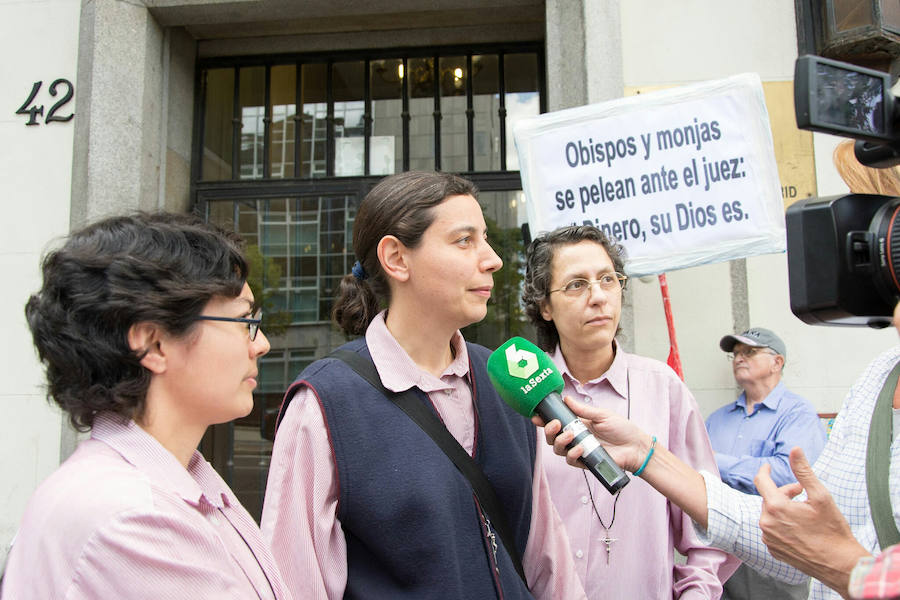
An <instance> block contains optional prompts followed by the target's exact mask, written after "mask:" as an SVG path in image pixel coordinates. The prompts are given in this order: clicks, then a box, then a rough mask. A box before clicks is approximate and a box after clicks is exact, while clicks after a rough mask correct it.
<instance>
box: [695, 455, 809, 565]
mask: <svg viewBox="0 0 900 600" xmlns="http://www.w3.org/2000/svg"><path fill="white" fill-rule="evenodd" d="M700 474H701V475H703V479H704V481H705V483H706V501H707V506H708V515H709V516H708V522H707V528H706V530H705V531H704V530H702V529H700V528H699V527H697V526H696V524H695V525H694V531H695V533H696V534H697V535H698V536H699V538H700V540H701V542H703V543H705V544H709V545H711V546H715V547H716V548H721V549H722V550H725V551H726V552H728V553H730V554H733V555H735V556H736V557H737V558H739V559H740V560H742V561H743V562H745V563H746V564H747V565H749V566H750V567H752V568H753V569H755V570H757V571H759V572H760V573H764V574H766V575H769V576H771V577H775V578H777V579H780V580H782V581H785V582H787V583H803V582H804V581H806V580H807V579H808V577H807V575H806V574H805V573H803V572H801V571H799V570H797V569H795V568H794V567H791V566H790V565H787V564H785V563H783V562H781V561H779V560H776V559H775V558H773V557H772V555H771V554H769V551H768V550H767V549H766V545H765V544H763V541H762V531H761V530H760V528H759V515H760V512H761V509H762V498H760V497H759V496H757V495H755V494H753V495H751V494H744V493H743V492H739V491H737V490H735V489H733V488H730V487H728V486H727V485H726V484H724V483H722V480H721V479H719V476H718V475H717V474H715V473H710V472H709V471H701V472H700ZM801 496H803V497H805V494H801Z"/></svg>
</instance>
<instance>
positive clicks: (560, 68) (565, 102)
mask: <svg viewBox="0 0 900 600" xmlns="http://www.w3.org/2000/svg"><path fill="white" fill-rule="evenodd" d="M584 9H585V1H584V0H547V4H546V18H547V33H546V37H545V39H546V40H547V42H546V44H547V56H546V59H547V107H548V109H549V110H551V111H554V110H561V109H563V108H570V107H572V106H581V105H583V104H586V103H587V101H588V94H587V77H586V70H587V67H586V64H585V22H584Z"/></svg>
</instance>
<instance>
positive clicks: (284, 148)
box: [269, 65, 297, 179]
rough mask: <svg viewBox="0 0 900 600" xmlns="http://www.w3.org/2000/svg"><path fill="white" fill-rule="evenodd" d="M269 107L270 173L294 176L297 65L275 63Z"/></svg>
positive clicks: (277, 177)
mask: <svg viewBox="0 0 900 600" xmlns="http://www.w3.org/2000/svg"><path fill="white" fill-rule="evenodd" d="M271 77H272V83H271V95H270V102H269V110H270V111H271V115H272V121H271V125H270V128H269V131H270V134H269V135H270V139H271V143H270V145H269V176H270V177H272V178H273V179H283V178H285V177H293V176H294V151H295V145H294V138H295V132H296V119H295V118H294V117H296V115H297V103H296V98H297V67H296V66H294V65H279V66H274V67H272V71H271Z"/></svg>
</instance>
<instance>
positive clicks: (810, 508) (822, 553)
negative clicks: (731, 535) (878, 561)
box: [753, 448, 870, 597]
mask: <svg viewBox="0 0 900 600" xmlns="http://www.w3.org/2000/svg"><path fill="white" fill-rule="evenodd" d="M790 460H791V470H793V472H794V475H795V476H796V477H797V483H789V484H788V485H785V486H782V487H780V488H779V487H777V486H776V485H775V482H774V481H772V477H771V475H770V472H771V467H770V466H769V465H768V464H765V465H763V466H762V468H760V470H759V472H758V473H757V474H756V478H755V479H754V480H753V481H754V483H755V484H756V489H757V491H759V495H760V496H762V499H763V505H762V514H761V515H760V518H759V527H760V529H762V532H763V534H762V541H763V542H764V543H765V544H766V546H767V547H768V548H769V552H770V553H771V554H772V556H774V557H775V558H777V559H778V560H781V561H783V562H786V563H787V564H789V565H791V566H794V567H796V568H797V569H800V570H801V571H803V572H804V573H806V574H807V575H810V576H811V577H815V578H816V579H818V580H819V581H821V582H822V583H824V584H825V585H827V586H828V587H830V588H832V589H834V590H836V591H837V592H839V593H840V594H841V595H843V596H844V597H847V594H848V592H847V585H848V584H849V582H850V571H852V570H853V567H855V566H856V563H857V562H858V561H859V559H860V558H862V557H864V556H870V554H869V552H867V551H866V549H865V548H863V547H862V545H860V543H859V542H858V541H856V538H855V537H853V533H852V532H851V531H850V525H849V524H848V523H847V520H846V519H845V518H844V515H842V514H841V511H840V510H839V509H838V507H837V505H836V504H835V502H834V499H833V498H832V497H831V494H830V493H829V492H828V490H827V489H826V488H825V486H824V485H822V482H821V481H819V479H818V478H817V477H816V476H815V474H814V473H813V470H812V467H810V465H809V462H808V461H807V460H806V456H805V455H804V454H803V450H801V449H800V448H793V449H792V450H791V454H790ZM803 490H806V496H807V497H806V500H794V498H795V497H796V496H797V495H799V494H800V493H801V492H802V491H803Z"/></svg>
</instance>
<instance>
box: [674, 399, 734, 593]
mask: <svg viewBox="0 0 900 600" xmlns="http://www.w3.org/2000/svg"><path fill="white" fill-rule="evenodd" d="M670 394H671V396H670V411H671V412H670V417H669V418H670V421H669V440H668V448H669V450H670V451H671V452H672V453H673V454H675V455H676V456H678V457H679V458H680V459H681V460H683V461H684V462H686V463H687V464H689V465H691V466H692V467H693V468H694V469H698V470H699V469H715V464H716V463H715V456H714V455H713V451H712V447H711V446H710V443H709V436H708V435H707V433H706V426H705V424H704V422H703V418H702V417H701V416H700V411H699V409H698V407H697V404H696V402H695V401H694V398H693V396H691V393H690V391H688V389H687V387H685V386H684V384H683V383H682V382H681V381H676V382H673V383H672V386H671V388H670ZM668 507H669V527H670V529H671V533H672V538H673V540H674V544H675V548H676V549H677V550H678V552H679V553H681V554H682V555H684V556H685V558H686V560H685V562H684V564H675V565H674V566H673V568H672V570H673V572H672V583H673V592H674V597H676V598H685V599H687V598H696V599H698V600H699V599H700V598H716V597H718V596H719V595H721V593H722V582H723V581H726V580H727V579H728V578H729V577H731V574H732V573H734V571H735V570H736V569H737V567H738V565H739V561H738V560H737V559H736V558H734V557H733V556H729V555H728V554H726V553H725V552H723V551H722V550H719V549H717V548H711V547H709V546H708V545H705V544H704V543H702V542H701V540H700V539H699V538H698V536H697V535H696V534H695V533H694V527H693V525H692V521H691V519H690V517H689V516H687V515H686V514H685V513H684V512H683V511H682V510H681V509H680V508H678V506H676V505H675V504H673V503H671V502H669V503H668Z"/></svg>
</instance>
